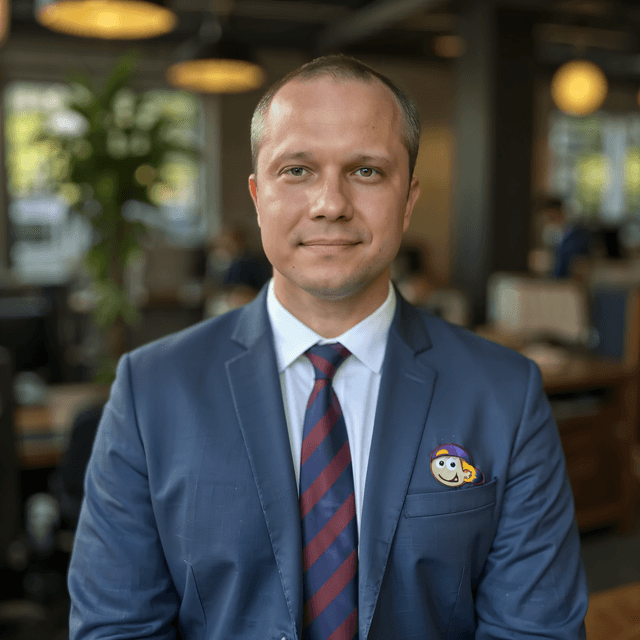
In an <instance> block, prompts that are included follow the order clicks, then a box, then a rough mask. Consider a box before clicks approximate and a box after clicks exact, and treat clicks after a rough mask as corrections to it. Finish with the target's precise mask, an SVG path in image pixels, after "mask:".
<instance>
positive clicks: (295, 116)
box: [249, 78, 419, 305]
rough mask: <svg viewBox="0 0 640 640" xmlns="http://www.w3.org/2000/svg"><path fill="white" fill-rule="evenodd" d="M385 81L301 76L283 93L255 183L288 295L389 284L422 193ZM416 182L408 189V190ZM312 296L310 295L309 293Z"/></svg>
mask: <svg viewBox="0 0 640 640" xmlns="http://www.w3.org/2000/svg"><path fill="white" fill-rule="evenodd" d="M401 131H402V120H401V113H400V108H399V107H398V105H397V103H396V102H395V99H394V98H393V96H392V95H391V93H390V92H389V90H388V89H387V88H386V87H385V86H384V85H382V84H380V83H371V84H367V83H363V82H352V81H345V82H333V81H331V80H329V79H324V78H319V79H317V80H314V81H311V82H298V81H293V82H290V83H288V84H287V85H285V86H284V87H283V88H282V89H280V91H278V93H277V94H276V96H275V97H274V100H273V102H272V103H271V106H270V109H269V112H268V114H267V122H266V128H265V133H264V136H263V140H262V145H261V147H260V151H259V154H258V160H257V178H256V176H255V175H252V176H251V177H250V179H249V187H250V191H251V195H252V197H253V200H254V203H255V206H256V211H257V214H258V224H259V225H260V229H261V234H262V242H263V246H264V250H265V253H266V255H267V257H268V258H269V261H270V262H271V264H272V265H273V267H274V286H275V288H276V293H278V296H279V298H280V301H281V302H283V303H284V304H285V305H286V302H287V300H289V299H296V300H300V295H301V293H302V292H303V291H304V292H306V293H308V294H310V295H312V296H314V297H317V298H323V299H332V300H336V299H344V298H349V297H353V296H360V295H362V294H366V293H367V292H369V291H370V290H371V291H372V290H374V289H376V290H380V291H383V292H384V297H386V293H387V286H388V285H387V280H388V276H389V267H390V265H391V262H392V261H393V259H394V257H395V255H396V253H397V251H398V248H399V246H400V241H401V237H402V233H403V231H405V230H406V228H407V226H408V225H409V221H410V218H411V212H412V210H413V206H414V204H415V201H416V199H417V197H418V195H419V187H418V183H417V180H416V179H415V178H414V179H413V180H412V182H411V186H410V188H408V185H409V156H408V152H407V150H406V148H405V147H404V145H403V143H402V138H401ZM407 191H408V195H407ZM303 297H304V296H303Z"/></svg>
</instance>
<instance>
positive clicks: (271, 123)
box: [265, 76, 402, 137]
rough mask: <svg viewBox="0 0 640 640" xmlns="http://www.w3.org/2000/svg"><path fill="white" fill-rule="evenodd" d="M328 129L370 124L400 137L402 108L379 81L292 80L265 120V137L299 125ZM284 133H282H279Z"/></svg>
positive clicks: (273, 102)
mask: <svg viewBox="0 0 640 640" xmlns="http://www.w3.org/2000/svg"><path fill="white" fill-rule="evenodd" d="M305 122H306V123H310V124H314V125H319V126H322V125H327V126H331V125H332V124H344V123H352V124H353V125H354V126H356V125H357V126H362V125H363V124H365V123H367V124H369V125H375V126H374V128H375V129H377V130H378V131H379V130H380V129H391V130H394V132H397V133H398V134H400V133H401V128H402V115H401V111H400V106H399V104H398V103H397V100H396V98H395V96H394V95H393V94H392V93H391V91H390V89H389V88H388V87H386V86H385V85H384V84H382V83H381V82H379V81H378V80H374V81H371V82H365V81H361V80H335V79H333V78H330V77H325V76H321V77H319V78H313V79H310V80H292V81H291V82H289V83H287V84H286V85H284V86H283V87H282V88H281V89H280V90H279V91H278V92H277V93H276V95H275V96H274V98H273V100H272V102H271V104H270V106H269V109H268V111H267V114H266V118H265V134H266V136H265V137H268V136H269V134H270V133H273V134H274V135H278V134H282V133H284V132H285V131H287V130H288V128H289V127H291V126H292V125H296V124H298V123H301V124H303V123H305ZM279 129H281V130H282V131H278V130H279Z"/></svg>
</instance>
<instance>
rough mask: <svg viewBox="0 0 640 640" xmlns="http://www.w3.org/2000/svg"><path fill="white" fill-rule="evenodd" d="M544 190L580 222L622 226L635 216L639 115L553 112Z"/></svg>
mask: <svg viewBox="0 0 640 640" xmlns="http://www.w3.org/2000/svg"><path fill="white" fill-rule="evenodd" d="M549 152H550V164H549V191H550V192H551V193H554V194H557V195H559V196H561V197H564V198H568V199H569V202H570V204H571V209H572V210H573V211H574V213H575V214H576V215H578V216H579V217H581V218H583V219H587V220H593V221H598V222H601V223H611V224H616V223H622V222H624V221H627V220H629V219H631V218H634V217H637V216H640V115H638V114H628V115H626V114H625V115H618V114H615V115H614V114H609V113H602V112H601V113H596V114H593V115H591V116H587V117H584V118H574V117H571V116H568V115H565V114H563V113H561V112H559V111H556V112H554V113H553V115H552V117H551V122H550V129H549Z"/></svg>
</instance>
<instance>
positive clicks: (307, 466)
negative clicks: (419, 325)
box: [300, 342, 358, 640]
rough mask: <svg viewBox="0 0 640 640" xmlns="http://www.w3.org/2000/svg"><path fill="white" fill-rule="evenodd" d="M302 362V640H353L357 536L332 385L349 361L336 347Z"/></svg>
mask: <svg viewBox="0 0 640 640" xmlns="http://www.w3.org/2000/svg"><path fill="white" fill-rule="evenodd" d="M305 355H306V356H307V358H309V360H310V361H311V363H312V364H313V368H314V369H315V374H316V381H315V384H314V386H313V390H312V392H311V396H310V398H309V402H308V403H307V410H306V413H305V417H304V432H303V441H302V453H301V456H300V513H301V517H302V547H303V550H304V575H303V593H304V612H303V625H304V630H303V634H302V637H303V640H354V639H355V640H357V638H358V530H357V525H356V507H355V494H354V491H353V471H352V469H351V452H350V450H349V438H348V436H347V428H346V426H345V422H344V418H343V416H342V410H341V409H340V403H339V402H338V398H337V397H336V394H335V392H334V390H333V386H332V380H333V376H334V375H335V373H336V371H337V370H338V368H339V367H340V365H341V364H342V363H343V362H344V361H345V360H346V358H348V357H349V356H350V355H351V353H350V351H349V350H348V349H347V348H346V347H343V346H342V345H341V344H339V343H337V342H336V343H333V344H325V345H315V346H313V347H311V349H309V350H308V351H307V352H306V353H305Z"/></svg>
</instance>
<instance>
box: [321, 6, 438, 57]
mask: <svg viewBox="0 0 640 640" xmlns="http://www.w3.org/2000/svg"><path fill="white" fill-rule="evenodd" d="M439 4H442V0H374V1H373V2H372V3H371V4H368V5H366V6H365V7H363V8H362V9H360V10H358V11H355V12H353V13H352V14H351V15H349V16H348V17H347V18H345V19H343V20H341V21H339V22H336V23H334V24H332V25H331V26H330V27H327V28H326V29H325V30H324V31H322V32H321V33H320V36H319V37H318V41H317V43H316V44H317V48H318V50H319V51H321V52H325V51H328V50H331V49H336V48H339V47H344V46H345V45H348V44H352V43H353V42H358V41H359V40H362V39H363V38H365V37H367V36H370V35H372V34H374V33H377V32H378V31H382V30H384V29H386V28H388V27H391V26H393V25H395V24H397V23H398V22H401V21H402V20H404V19H405V18H408V17H409V16H410V15H412V14H415V13H417V12H418V11H420V10H424V9H432V8H435V7H436V6H437V5H439Z"/></svg>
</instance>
